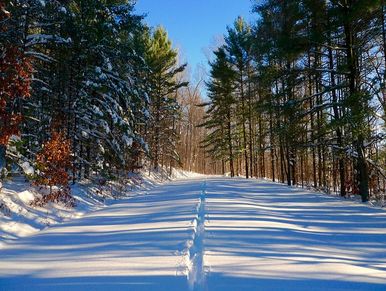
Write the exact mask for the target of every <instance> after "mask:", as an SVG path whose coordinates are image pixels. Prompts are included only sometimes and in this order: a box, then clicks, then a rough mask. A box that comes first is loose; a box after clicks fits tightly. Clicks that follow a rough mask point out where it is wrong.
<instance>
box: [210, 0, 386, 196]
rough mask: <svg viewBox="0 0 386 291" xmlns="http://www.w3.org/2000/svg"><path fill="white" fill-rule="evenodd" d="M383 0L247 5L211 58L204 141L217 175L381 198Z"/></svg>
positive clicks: (271, 0) (385, 74)
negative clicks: (251, 16) (253, 16)
mask: <svg viewBox="0 0 386 291" xmlns="http://www.w3.org/2000/svg"><path fill="white" fill-rule="evenodd" d="M384 4H385V3H384V1H381V0H377V1H373V0H371V1H370V0H369V1H364V0H361V1H358V0H337V1H326V0H319V1H314V0H313V1H308V0H300V1H299V0H290V1H277V0H266V1H263V2H261V1H256V4H254V7H253V9H254V12H255V13H257V15H258V18H257V19H258V20H257V21H256V23H252V24H248V23H246V22H245V21H244V20H243V19H242V18H239V19H238V20H237V21H236V22H235V24H234V25H233V26H232V27H229V28H228V33H227V34H226V35H225V36H224V38H225V42H224V45H222V46H221V47H220V48H218V49H217V51H215V52H214V56H215V57H214V60H213V61H212V62H211V63H210V66H211V72H210V80H209V81H208V91H209V98H210V101H209V102H208V104H207V112H206V119H205V122H204V124H203V125H204V126H205V127H206V128H207V130H209V134H208V136H207V137H206V139H205V140H204V145H205V146H206V148H207V150H208V152H209V153H210V155H211V156H214V157H216V159H217V160H218V161H219V162H220V163H221V164H222V172H230V174H231V175H232V176H233V175H245V176H246V177H247V178H248V177H269V178H271V179H273V180H280V181H282V182H287V183H288V184H289V185H296V184H300V185H303V186H310V187H315V188H319V189H323V190H325V191H327V192H330V191H336V192H340V194H341V195H342V196H345V195H347V194H348V193H354V194H360V195H361V197H362V200H363V201H367V200H369V197H370V195H373V196H374V197H376V196H377V195H381V194H383V193H384V192H385V173H386V171H385V169H386V160H385V147H384V146H385V145H384V122H385V109H386V108H385V100H386V91H385V83H386V71H385V62H386V55H385V50H386V49H385V48H386V33H385V29H386V23H385V13H386V9H385V5H384Z"/></svg>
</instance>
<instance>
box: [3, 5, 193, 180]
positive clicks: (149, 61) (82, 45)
mask: <svg viewBox="0 0 386 291" xmlns="http://www.w3.org/2000/svg"><path fill="white" fill-rule="evenodd" d="M177 60H178V55H177V51H176V50H175V49H174V48H173V47H172V45H171V42H170V40H169V39H168V36H167V33H166V31H165V30H164V29H163V28H150V27H148V26H147V25H145V24H144V21H143V17H142V16H141V15H136V14H135V12H134V1H126V0H114V1H110V0H105V1H96V0H81V1H59V0H57V1H55V0H54V1H41V0H15V1H13V0H12V1H0V68H1V72H0V172H1V173H2V175H3V176H4V175H6V172H7V169H8V170H10V169H11V168H12V167H15V166H16V165H20V166H21V167H22V168H25V169H26V168H27V169H28V168H31V166H32V167H33V168H35V169H37V170H39V169H40V171H35V173H34V174H35V175H36V174H38V175H39V174H40V175H42V174H44V173H45V172H46V173H47V171H43V170H41V169H43V168H44V169H51V170H50V172H55V173H56V174H58V173H64V172H65V173H70V175H69V177H71V179H72V180H73V181H76V180H79V179H83V178H90V177H92V176H95V175H97V176H101V177H104V178H106V179H109V178H112V177H115V176H119V175H123V176H124V175H125V173H127V172H128V171H132V170H134V169H137V168H139V167H141V166H143V163H144V161H145V160H151V161H152V165H153V167H155V168H157V167H158V166H159V165H163V166H166V165H169V164H173V165H177V164H178V163H179V156H178V154H177V152H176V148H177V146H178V142H177V134H178V132H177V124H178V122H179V120H180V119H181V108H180V105H179V103H178V102H177V97H178V94H179V93H178V91H179V90H180V89H182V88H183V87H186V86H187V83H186V82H185V81H184V80H182V79H181V78H180V77H179V75H181V73H182V72H183V71H184V69H185V65H180V64H178V61H177ZM58 134H60V137H58ZM53 139H55V140H53ZM51 140H52V142H50V141H51ZM58 140H59V141H60V140H62V141H63V142H65V143H66V144H67V143H69V146H70V150H69V151H70V153H71V154H70V155H66V156H68V159H70V161H69V163H67V162H65V161H62V162H61V163H57V165H56V168H52V167H53V165H54V163H52V159H51V158H41V157H50V156H51V155H49V154H48V153H46V152H47V149H44V147H46V148H48V145H50V147H49V148H50V151H55V150H56V151H58V153H57V154H58V155H60V154H61V152H60V151H61V148H63V143H60V142H57V141H58ZM44 145H47V146H44ZM52 145H57V147H56V148H55V147H53V146H52ZM36 157H40V158H39V159H38V161H37V158H36ZM39 161H44V162H43V163H41V162H39ZM58 167H65V169H64V170H65V171H64V172H63V169H59V168H58ZM29 174H32V173H31V172H29ZM43 178H44V179H40V178H37V179H36V180H38V181H39V180H43V181H47V179H48V180H55V179H53V178H52V177H43ZM46 178H47V179H46ZM61 180H63V179H61ZM50 186H51V184H50Z"/></svg>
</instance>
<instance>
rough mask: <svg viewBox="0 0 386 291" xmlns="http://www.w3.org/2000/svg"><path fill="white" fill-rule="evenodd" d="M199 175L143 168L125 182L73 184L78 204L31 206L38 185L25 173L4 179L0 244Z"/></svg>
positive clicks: (73, 192) (0, 209) (73, 191)
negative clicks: (24, 174) (67, 205)
mask: <svg viewBox="0 0 386 291" xmlns="http://www.w3.org/2000/svg"><path fill="white" fill-rule="evenodd" d="M199 176H200V174H196V173H191V172H187V171H183V170H176V169H173V172H172V175H171V176H168V172H167V171H166V170H158V171H148V170H147V171H145V170H144V171H142V172H141V173H139V174H131V175H129V179H128V180H126V181H125V184H122V183H120V182H119V181H117V182H112V183H108V184H107V185H105V186H103V187H102V186H98V185H97V183H95V182H92V181H83V182H81V183H77V184H75V185H73V186H72V187H71V192H72V195H73V196H74V197H75V198H76V200H77V205H76V207H75V208H67V207H65V206H64V205H60V204H49V205H46V206H45V207H32V206H30V203H31V201H33V200H34V198H35V197H36V195H37V193H36V189H35V188H34V187H32V186H31V185H30V183H29V182H27V181H26V179H25V178H24V177H17V178H13V179H12V180H9V181H6V182H4V184H3V188H2V190H1V192H0V247H1V246H2V244H4V243H7V242H10V241H12V240H15V239H18V238H20V237H23V236H28V235H31V234H33V233H36V232H38V231H40V230H42V229H44V228H47V227H49V226H51V225H55V224H58V223H61V222H64V221H68V220H71V219H76V218H79V217H82V216H83V215H84V214H86V213H88V212H91V211H95V210H97V209H100V208H103V207H106V206H107V205H109V202H110V201H112V200H117V199H121V198H127V197H131V196H136V195H142V194H145V192H143V190H148V189H151V188H152V187H154V186H157V185H161V184H163V183H165V182H168V181H170V180H181V179H188V178H195V177H199ZM121 182H122V181H121ZM141 190H142V191H141Z"/></svg>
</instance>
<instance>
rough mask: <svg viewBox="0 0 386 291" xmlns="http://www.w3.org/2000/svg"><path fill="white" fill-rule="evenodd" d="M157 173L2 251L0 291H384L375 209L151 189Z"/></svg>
mask: <svg viewBox="0 0 386 291" xmlns="http://www.w3.org/2000/svg"><path fill="white" fill-rule="evenodd" d="M161 174H162V171H159V172H158V173H157V172H153V173H150V174H149V175H147V177H145V176H144V177H143V179H144V182H143V183H142V184H141V186H140V188H139V190H137V191H136V192H133V195H132V196H131V197H130V198H123V199H120V200H117V201H110V202H109V203H108V207H103V208H100V209H99V210H97V211H93V212H89V213H87V214H85V215H84V216H83V217H81V218H79V219H76V220H71V221H67V222H65V223H63V224H60V225H56V226H53V227H50V228H48V229H45V230H43V231H41V232H39V233H38V234H36V235H33V236H28V237H25V238H22V239H19V240H15V241H13V242H12V243H9V244H6V245H4V246H3V248H2V249H0V256H1V258H2V260H1V261H0V289H2V288H3V289H4V290H23V289H27V288H28V290H53V289H55V290H168V291H173V290H179V291H180V290H385V289H386V244H385V241H386V230H385V225H386V212H384V211H383V210H382V209H377V208H372V207H369V206H368V205H364V204H360V203H356V202H353V201H342V200H340V199H336V198H335V197H331V196H325V195H322V194H318V193H310V192H307V191H303V190H301V189H297V188H289V187H287V186H283V185H280V184H274V183H271V182H267V181H256V180H245V179H231V178H227V177H205V176H201V175H193V174H189V173H183V172H179V173H175V174H174V177H175V178H178V180H177V181H173V182H169V183H166V184H162V185H160V184H159V185H158V186H157V187H151V186H152V185H154V184H156V182H155V181H156V177H158V175H161ZM152 181H153V182H152ZM153 183H154V184H153ZM6 187H7V186H6ZM20 190H22V189H20ZM19 192H22V191H19ZM23 195H25V199H26V200H27V201H28V195H26V194H23Z"/></svg>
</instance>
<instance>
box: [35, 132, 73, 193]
mask: <svg viewBox="0 0 386 291" xmlns="http://www.w3.org/2000/svg"><path fill="white" fill-rule="evenodd" d="M36 162H37V167H38V169H39V171H40V175H39V178H38V179H37V181H36V183H37V184H39V185H46V186H50V187H52V186H59V187H68V178H69V176H68V173H67V169H68V168H70V167H71V143H70V141H69V140H68V139H66V138H65V137H64V134H63V133H59V132H56V131H53V132H52V136H51V139H50V140H49V141H47V142H46V143H44V145H43V149H42V151H41V152H40V153H39V154H37V156H36Z"/></svg>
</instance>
